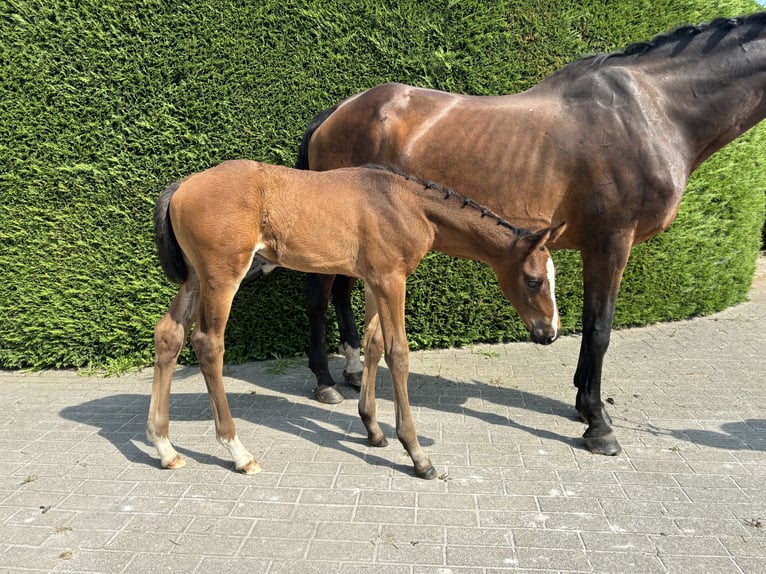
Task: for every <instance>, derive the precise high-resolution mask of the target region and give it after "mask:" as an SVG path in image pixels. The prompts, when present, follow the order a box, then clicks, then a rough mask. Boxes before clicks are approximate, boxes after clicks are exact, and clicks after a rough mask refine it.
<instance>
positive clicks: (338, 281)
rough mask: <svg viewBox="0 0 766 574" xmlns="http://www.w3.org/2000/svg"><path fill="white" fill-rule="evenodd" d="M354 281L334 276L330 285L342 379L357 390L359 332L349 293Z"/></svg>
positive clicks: (360, 381) (360, 370)
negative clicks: (336, 321)
mask: <svg viewBox="0 0 766 574" xmlns="http://www.w3.org/2000/svg"><path fill="white" fill-rule="evenodd" d="M355 283H356V279H354V278H353V277H346V276H344V275H336V276H335V281H333V284H332V304H333V307H335V315H336V316H337V318H338V331H339V333H340V348H339V349H338V350H339V351H340V353H341V354H342V355H343V356H344V357H346V367H345V369H343V378H344V379H345V381H346V383H347V384H349V385H351V386H352V387H356V388H357V389H358V388H360V387H361V385H362V371H363V369H364V367H363V366H362V361H361V360H360V358H359V332H358V331H357V329H356V317H354V310H353V309H352V308H351V292H352V290H353V288H354V284H355Z"/></svg>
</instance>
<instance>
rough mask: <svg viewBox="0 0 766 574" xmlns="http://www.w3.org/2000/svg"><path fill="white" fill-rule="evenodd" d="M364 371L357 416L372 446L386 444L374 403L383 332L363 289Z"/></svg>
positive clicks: (373, 302)
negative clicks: (360, 419)
mask: <svg viewBox="0 0 766 574" xmlns="http://www.w3.org/2000/svg"><path fill="white" fill-rule="evenodd" d="M364 307H365V313H364V322H365V328H364V372H363V374H362V392H361V393H360V395H359V416H360V417H361V418H362V423H364V427H365V428H366V429H367V439H368V440H369V441H370V444H371V445H372V446H376V447H382V446H387V445H388V441H387V440H386V436H385V435H384V434H383V430H382V429H381V428H380V424H379V423H378V414H377V407H376V404H375V378H376V376H377V373H378V363H379V362H380V359H381V357H382V356H383V332H382V330H381V328H380V319H379V317H378V310H377V307H376V305H375V298H374V296H373V295H372V293H370V292H369V291H368V290H366V289H365V297H364Z"/></svg>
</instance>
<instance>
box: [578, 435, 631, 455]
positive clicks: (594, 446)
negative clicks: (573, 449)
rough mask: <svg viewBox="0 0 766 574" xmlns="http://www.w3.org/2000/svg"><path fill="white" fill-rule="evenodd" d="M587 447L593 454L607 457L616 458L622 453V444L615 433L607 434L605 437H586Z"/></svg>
mask: <svg viewBox="0 0 766 574" xmlns="http://www.w3.org/2000/svg"><path fill="white" fill-rule="evenodd" d="M583 438H584V439H585V446H586V447H587V449H588V450H589V451H591V452H592V453H593V454H603V455H606V456H615V455H618V454H620V453H621V452H622V447H621V446H620V443H619V442H617V437H616V436H615V435H614V433H613V432H610V433H608V434H605V435H604V436H585V435H583Z"/></svg>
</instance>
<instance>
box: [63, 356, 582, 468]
mask: <svg viewBox="0 0 766 574" xmlns="http://www.w3.org/2000/svg"><path fill="white" fill-rule="evenodd" d="M264 365H268V363H249V364H247V365H243V366H240V365H232V366H227V367H226V368H225V371H224V376H225V377H226V378H231V379H237V380H239V381H240V382H245V383H248V384H251V385H252V390H249V391H245V392H227V398H228V401H229V405H230V408H231V412H232V416H233V417H234V418H235V420H237V421H239V422H238V432H239V435H240V438H242V440H243V442H245V443H246V444H247V445H248V446H250V447H252V448H253V449H254V450H253V453H254V454H255V455H256V458H259V454H260V455H262V454H263V452H259V450H258V437H259V433H260V432H261V431H259V428H258V427H260V428H261V429H268V432H270V433H272V438H273V432H275V433H276V434H277V436H283V437H284V438H285V439H291V438H301V439H303V440H307V441H309V442H311V443H313V444H315V445H318V446H321V447H323V448H331V449H334V450H336V451H338V452H340V453H344V454H346V455H349V457H350V458H358V459H360V460H362V461H364V462H365V463H367V464H371V465H375V466H388V467H391V468H393V469H394V470H395V471H398V472H401V473H403V474H408V475H411V474H412V467H411V464H410V463H409V462H408V461H403V462H402V463H398V462H395V461H392V460H390V458H391V457H390V455H389V457H388V458H386V457H383V456H379V455H377V454H376V451H377V450H378V449H375V448H373V447H369V446H368V442H367V434H366V430H365V428H364V426H363V424H362V422H361V420H360V417H359V416H358V414H357V413H356V408H353V407H352V408H348V407H344V408H343V409H339V408H332V407H330V406H329V405H323V404H320V403H318V402H316V401H314V400H313V398H310V397H311V394H312V389H313V387H314V384H315V383H314V380H313V375H311V373H310V371H308V369H306V368H303V367H300V368H292V369H289V370H288V372H286V373H284V374H274V373H269V372H268V366H264ZM337 365H340V362H339V361H338V362H337ZM340 368H342V367H339V368H338V370H340ZM411 376H412V379H413V380H414V381H415V382H414V384H411V385H410V388H411V392H410V403H411V404H412V405H413V407H418V406H422V407H427V408H429V409H431V410H436V411H441V412H447V413H453V414H463V415H464V416H466V417H472V418H475V419H477V420H480V421H483V422H486V423H489V424H491V425H498V426H506V427H508V426H510V427H511V428H514V429H516V430H519V431H522V432H526V433H529V434H530V435H532V436H537V437H542V438H547V439H551V440H556V441H560V442H562V443H565V444H568V445H576V444H577V441H578V439H576V438H573V437H567V436H563V435H561V434H558V433H556V432H554V431H548V430H541V429H540V428H536V427H533V426H528V425H525V424H523V423H521V422H518V421H515V420H512V419H510V418H509V417H508V416H504V415H501V414H498V413H496V412H490V411H483V410H481V409H480V408H473V407H469V406H467V402H469V401H470V399H472V398H480V397H481V396H483V395H484V396H486V395H490V394H491V395H492V396H494V397H497V401H498V403H502V402H503V397H504V395H507V396H506V398H507V400H508V402H514V401H516V402H518V401H517V399H518V396H519V391H518V390H516V389H502V388H498V387H493V386H491V385H489V384H487V383H483V382H481V381H472V382H471V383H468V384H466V383H462V382H457V381H452V380H450V379H447V378H443V377H435V376H432V375H425V374H420V373H412V375H411ZM340 378H341V377H340V376H338V377H336V379H340ZM150 385H151V383H150V381H148V384H147V390H146V393H145V394H141V393H135V392H132V393H122V394H116V395H110V396H106V397H101V398H97V399H93V400H89V401H85V402H83V403H80V404H77V405H72V406H68V407H65V408H64V409H62V410H61V411H60V413H59V414H60V415H61V416H62V417H63V418H65V419H67V420H71V421H75V422H78V423H81V424H84V425H89V426H95V427H97V428H98V434H99V435H100V436H102V437H103V438H105V439H106V440H107V441H109V442H110V443H111V445H112V446H113V447H114V448H115V449H116V450H117V451H119V452H120V453H121V454H122V455H123V456H124V457H125V458H126V459H127V460H128V461H130V462H132V463H135V464H139V465H145V466H149V467H154V468H156V467H157V465H158V461H157V457H156V453H155V452H154V449H153V446H152V445H151V443H149V441H148V440H147V439H146V435H145V426H146V417H147V414H148V412H149V401H150V393H151V386H150ZM445 385H449V386H450V387H454V390H451V393H452V395H451V396H459V395H460V393H463V397H464V399H465V400H462V401H461V400H454V401H450V402H448V403H435V402H434V401H433V400H432V399H433V397H436V396H437V395H438V393H439V389H440V388H443V387H444V386H445ZM191 386H194V387H195V388H198V389H199V390H194V391H189V390H188V389H189V388H190V387H191ZM339 388H340V389H341V390H342V392H343V394H344V395H345V396H346V401H345V403H351V404H353V405H356V401H357V399H358V392H357V391H356V390H355V389H353V388H352V387H349V386H347V385H343V384H339ZM376 395H377V398H378V399H379V400H380V402H379V407H382V408H381V409H379V410H381V411H382V412H381V413H380V414H379V420H380V425H381V427H382V429H383V431H384V433H385V434H386V436H387V437H388V438H389V443H390V444H393V443H396V444H397V445H398V442H397V441H396V432H395V429H394V427H393V426H392V425H391V424H389V423H388V421H387V420H386V419H390V420H393V416H389V415H390V414H392V413H391V412H392V410H393V409H392V408H389V407H388V406H386V405H385V403H387V402H388V403H390V402H391V401H392V389H391V378H390V374H389V373H388V370H387V368H385V367H384V366H381V367H380V368H379V369H378V378H377V382H376ZM524 395H525V397H526V399H527V400H526V401H525V405H524V407H525V408H527V409H529V410H532V411H533V412H537V413H544V414H554V415H555V414H559V415H560V416H567V415H565V414H564V413H567V412H569V411H572V410H573V409H572V407H571V406H569V405H566V404H564V403H563V402H561V401H558V400H556V399H551V398H548V397H544V396H540V395H535V394H534V393H527V392H524ZM345 403H344V404H345ZM169 414H170V424H171V438H172V439H173V445H174V447H175V448H176V450H177V451H178V452H179V453H180V454H181V455H182V456H184V457H186V458H188V459H191V460H194V461H195V462H196V463H198V464H203V465H212V466H221V467H225V468H231V464H232V463H231V461H230V460H229V459H228V457H227V458H222V456H227V453H226V452H225V451H223V450H219V449H218V448H217V445H216V441H215V436H214V432H213V428H214V425H213V417H212V412H211V409H210V402H209V400H208V397H207V392H206V390H205V384H204V380H203V379H202V376H201V374H200V371H199V368H198V367H196V366H184V367H180V368H177V369H176V371H175V373H174V376H173V391H172V392H171V395H170V406H169ZM178 422H184V423H192V424H193V423H204V424H205V425H209V427H208V428H206V429H202V430H201V429H199V428H196V429H195V432H194V433H193V434H192V433H189V434H184V433H183V430H182V431H181V434H179V435H178V436H176V432H177V430H176V428H177V427H174V423H178ZM243 423H245V424H243ZM416 424H417V423H416ZM246 425H248V426H250V425H255V428H254V429H253V428H248V426H246ZM272 431H273V432H272ZM264 432H265V431H264ZM392 438H393V440H391V439H392ZM419 440H420V443H421V445H423V446H424V447H429V446H433V445H434V444H435V441H434V440H433V438H431V437H430V436H428V433H427V432H426V433H420V434H419ZM296 444H297V443H296ZM281 445H282V446H281V448H282V449H283V448H284V441H282V442H281ZM389 448H390V447H389ZM213 451H218V452H219V453H220V454H221V456H218V455H217V454H214V453H212V452H213Z"/></svg>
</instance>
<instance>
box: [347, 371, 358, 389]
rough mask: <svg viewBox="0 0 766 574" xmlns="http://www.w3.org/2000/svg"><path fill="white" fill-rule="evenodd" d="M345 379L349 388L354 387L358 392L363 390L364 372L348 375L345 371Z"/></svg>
mask: <svg viewBox="0 0 766 574" xmlns="http://www.w3.org/2000/svg"><path fill="white" fill-rule="evenodd" d="M343 379H344V380H345V381H346V384H347V385H348V386H349V387H354V388H355V389H356V390H360V389H361V388H362V371H359V372H358V373H347V372H346V371H343Z"/></svg>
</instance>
